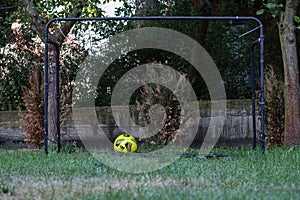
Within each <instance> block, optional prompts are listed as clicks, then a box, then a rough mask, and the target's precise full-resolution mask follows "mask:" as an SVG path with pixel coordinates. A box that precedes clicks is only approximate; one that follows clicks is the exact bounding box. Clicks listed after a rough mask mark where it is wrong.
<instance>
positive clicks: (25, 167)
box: [0, 148, 300, 200]
mask: <svg viewBox="0 0 300 200" xmlns="http://www.w3.org/2000/svg"><path fill="white" fill-rule="evenodd" d="M214 151H216V152H218V151H221V152H222V153H225V154H230V155H234V156H229V157H222V158H205V157H181V158H180V159H178V160H176V161H175V162H174V163H172V164H171V165H169V166H167V167H165V168H163V169H160V170H156V171H153V172H148V173H139V174H136V173H126V172H121V171H118V170H115V169H111V168H110V167H107V166H105V165H104V164H102V163H101V162H99V161H98V160H96V159H95V158H94V157H93V156H92V155H91V154H90V153H89V152H87V151H84V150H75V151H74V152H72V153H66V152H62V153H60V154H57V153H56V152H50V153H49V154H48V155H45V153H44V151H43V150H24V149H20V150H11V149H0V199H43V200H48V199H101V200H102V199H114V200H115V199H155V200H159V199H170V200H176V199H280V200H281V199H295V200H296V199H300V150H299V148H296V149H281V148H276V149H272V150H267V151H266V152H265V154H261V153H260V152H259V151H257V152H253V151H251V150H250V149H215V150H214ZM190 152H192V153H195V152H197V150H191V151H190ZM112 159H116V157H114V156H112Z"/></svg>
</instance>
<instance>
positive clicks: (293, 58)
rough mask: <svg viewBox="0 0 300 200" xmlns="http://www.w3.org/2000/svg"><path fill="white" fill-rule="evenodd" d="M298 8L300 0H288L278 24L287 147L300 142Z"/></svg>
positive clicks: (285, 144)
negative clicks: (296, 24) (296, 17)
mask: <svg viewBox="0 0 300 200" xmlns="http://www.w3.org/2000/svg"><path fill="white" fill-rule="evenodd" d="M297 8H298V0H287V2H286V7H285V12H284V13H283V15H282V17H281V20H280V22H279V24H278V28H279V37H280V43H281V51H282V58H283V65H284V104H285V122H284V127H285V130H284V141H283V143H284V146H285V147H292V146H297V145H299V144H300V123H299V109H300V108H299V69H298V56H297V46H296V33H295V24H294V16H295V15H296V12H297Z"/></svg>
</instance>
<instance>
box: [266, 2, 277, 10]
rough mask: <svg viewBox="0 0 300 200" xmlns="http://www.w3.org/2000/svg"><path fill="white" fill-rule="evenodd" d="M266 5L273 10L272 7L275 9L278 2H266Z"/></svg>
mask: <svg viewBox="0 0 300 200" xmlns="http://www.w3.org/2000/svg"><path fill="white" fill-rule="evenodd" d="M265 6H266V7H267V8H268V9H270V10H272V9H274V8H276V7H277V4H276V3H267V4H265Z"/></svg>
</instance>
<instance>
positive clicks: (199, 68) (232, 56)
mask: <svg viewBox="0 0 300 200" xmlns="http://www.w3.org/2000/svg"><path fill="white" fill-rule="evenodd" d="M200 21H210V22H214V23H215V24H214V25H213V26H215V27H214V29H213V28H211V30H210V33H209V34H215V32H216V30H219V31H220V33H221V34H222V35H221V36H220V37H217V39H216V40H215V41H214V40H213V39H208V40H207V41H206V42H205V43H206V44H207V45H206V46H207V47H210V48H209V49H210V51H211V52H217V51H218V50H220V49H221V47H218V45H221V44H222V45H224V48H223V49H228V52H227V53H224V52H220V53H221V54H222V56H223V57H222V56H215V57H217V58H215V57H214V56H213V57H214V58H211V57H210V55H209V53H208V52H207V51H206V50H205V49H204V48H203V47H202V46H201V45H200V44H198V42H197V39H195V40H194V39H193V38H191V37H190V36H189V32H188V31H186V30H187V28H186V27H184V28H178V30H172V29H171V28H172V27H174V26H175V25H177V26H178V27H179V26H180V24H184V25H187V24H189V23H190V22H194V23H197V22H200ZM63 22H74V23H77V24H80V25H78V27H83V26H88V24H89V23H94V22H99V23H100V24H99V25H98V27H97V28H98V29H105V30H107V29H109V28H110V26H106V24H114V25H116V27H118V23H119V22H122V24H123V25H124V26H127V30H126V31H118V28H115V29H114V30H112V31H111V32H115V33H117V34H115V36H112V37H110V36H107V37H106V38H105V39H104V42H105V41H108V40H109V42H108V44H109V46H102V47H101V48H100V47H99V48H98V47H97V48H96V49H94V51H93V55H92V56H89V57H88V58H87V59H85V61H84V62H83V64H82V65H81V68H80V69H79V73H78V74H79V75H78V76H79V77H80V78H81V79H80V78H76V80H74V82H75V83H76V84H77V85H76V89H74V91H73V92H74V94H73V101H76V100H78V99H79V100H78V101H77V102H76V103H75V104H76V105H82V104H84V106H83V107H85V108H86V107H89V106H95V101H99V102H100V103H99V104H105V102H104V100H106V101H109V102H110V108H109V110H110V112H112V116H113V118H114V120H115V123H114V124H113V125H114V126H116V127H114V129H115V130H114V131H116V129H122V131H123V132H128V131H132V132H136V134H137V135H136V136H141V138H146V137H147V136H146V135H143V134H145V132H149V133H151V134H150V135H151V136H153V137H154V136H155V133H156V132H157V131H160V130H163V129H164V128H165V129H167V128H166V126H165V125H164V123H165V122H168V123H170V124H171V122H170V121H168V119H167V118H166V117H165V118H164V114H160V111H161V110H162V111H164V112H167V111H168V109H167V108H161V106H157V105H156V104H153V105H152V106H154V107H155V108H154V112H153V113H152V114H151V117H152V118H151V120H150V121H151V122H149V116H150V114H149V115H148V116H146V117H145V116H144V118H143V119H142V120H141V119H140V116H139V115H135V114H134V113H130V112H127V111H126V112H125V111H123V110H122V109H124V108H121V107H122V106H124V107H125V109H127V110H128V108H129V107H130V106H131V103H132V102H135V101H138V99H137V100H135V99H132V96H136V97H141V96H143V95H144V97H145V96H146V97H149V98H152V96H149V95H150V94H149V91H150V90H151V91H154V90H156V91H160V92H161V93H164V94H166V93H167V92H162V89H161V88H167V89H169V90H164V91H171V92H173V93H175V94H176V95H178V96H176V95H175V96H174V95H173V96H172V94H170V95H169V93H167V94H168V95H169V96H171V97H172V99H173V100H172V102H173V103H174V99H176V102H175V104H176V106H178V104H179V106H181V108H180V111H178V112H179V114H178V115H184V114H186V113H188V115H187V116H184V117H183V120H182V121H184V120H185V121H186V122H187V121H188V120H187V119H194V121H196V122H197V123H196V125H195V126H193V128H192V129H191V130H189V131H191V132H193V133H192V134H194V135H193V138H198V139H199V138H201V139H199V140H201V141H202V143H203V144H204V143H205V144H207V145H208V146H212V145H215V144H217V143H218V140H219V139H220V138H225V137H226V138H230V137H234V136H233V135H232V134H231V133H233V132H235V133H243V134H244V135H245V137H248V138H249V137H251V139H252V144H251V145H252V147H253V149H256V148H257V143H259V144H260V145H261V150H262V151H264V149H265V132H264V104H265V102H264V33H263V24H262V23H261V21H260V20H259V19H257V18H255V17H247V16H149V17H147V16H145V17H101V18H55V19H52V20H50V21H49V22H48V23H47V25H46V27H45V40H44V42H45V69H44V92H45V93H44V102H45V106H44V113H45V115H44V144H45V151H46V152H48V139H49V121H50V120H52V119H49V108H50V107H51V108H53V106H54V107H55V109H56V117H55V121H54V123H55V125H56V126H55V127H56V133H55V135H56V139H57V144H58V151H60V147H61V144H60V143H61V133H60V123H61V122H60V116H61V108H60V85H61V83H60V72H61V69H60V46H59V44H58V43H57V42H55V41H53V40H52V39H51V29H52V28H53V27H56V28H57V27H58V28H59V25H57V24H59V23H63ZM132 22H141V23H145V24H147V23H150V22H153V24H151V23H150V25H148V26H145V27H139V26H140V23H137V26H136V28H135V29H134V30H130V28H128V27H130V26H129V25H128V24H130V23H132ZM219 22H220V24H218V23H219ZM221 22H222V23H221ZM223 22H224V23H223ZM225 22H226V23H225ZM169 23H172V25H169ZM229 26H230V27H229ZM190 27H192V28H191V29H193V28H194V26H193V24H192V23H191V26H190ZM97 28H93V29H92V30H89V32H86V33H87V34H85V33H83V34H82V38H83V39H82V40H80V41H88V42H86V43H85V46H92V45H94V44H96V42H95V41H97V42H98V43H97V44H98V46H99V44H102V43H101V42H103V40H101V41H100V39H99V38H96V37H95V34H99V35H100V36H101V37H102V33H100V32H97ZM87 30H88V29H87ZM78 31H79V32H80V28H79V29H78ZM180 31H183V32H184V31H186V32H185V33H181V32H180ZM108 32H109V31H108ZM250 35H251V37H249V36H250ZM227 36H228V37H227ZM222 37H223V38H230V41H223V40H222ZM245 38H246V39H245ZM92 42H94V44H91V43H92ZM245 46H246V47H245ZM50 48H54V49H56V51H55V52H56V54H57V55H56V56H55V58H56V69H55V72H54V73H55V75H56V77H55V81H54V85H55V87H54V88H55V90H51V91H50V90H49V84H50V83H49V67H51V66H50V63H49V60H50V59H49V56H52V55H50V51H49V49H50ZM241 48H243V49H244V50H245V51H247V52H248V56H247V57H246V59H247V60H245V58H244V57H242V55H245V54H242V53H241V52H239V51H240V49H241ZM152 49H158V50H160V52H159V53H155V52H153V51H152ZM137 51H141V52H142V53H136V52H137ZM132 52H133V53H132ZM224 54H227V56H226V55H225V56H224ZM123 55H127V57H126V56H125V57H126V58H124V57H122V56H123ZM128 55H129V56H128ZM145 55H146V56H145ZM143 56H144V57H143ZM145 57H147V58H145ZM118 59H119V60H120V59H121V60H122V59H123V60H122V62H123V63H121V64H120V62H121V61H116V60H118ZM130 59H132V60H130ZM215 59H219V60H218V61H217V63H215V62H214V60H215ZM86 60H88V62H86ZM141 60H143V61H141ZM118 62H119V64H118ZM226 62H227V63H226ZM247 62H248V65H247ZM91 63H92V64H93V65H94V66H91ZM124 63H131V64H132V63H134V64H133V65H134V66H135V68H136V69H134V67H132V66H131V68H128V71H130V73H129V72H126V71H125V72H123V73H121V75H118V72H117V71H114V70H118V69H120V68H121V67H120V66H121V65H123V67H122V69H123V68H126V64H124ZM170 63H173V65H174V63H177V64H178V63H180V64H178V65H177V66H176V67H178V68H176V67H175V69H174V67H173V68H172V67H169V65H171V64H170ZM150 64H151V65H150ZM226 64H228V65H226ZM110 65H115V67H112V68H111V69H110V71H112V72H110V75H107V74H106V73H108V72H107V71H109V70H108V69H107V68H106V67H107V66H110ZM219 65H222V66H223V67H222V69H221V71H222V72H219V68H218V66H219ZM235 65H236V66H240V67H241V68H238V67H236V66H235ZM245 65H247V66H246V67H245ZM98 66H106V67H104V68H101V67H98ZM191 66H192V67H191ZM180 70H182V71H180ZM178 71H180V72H178ZM234 72H236V73H237V74H238V77H235V78H234V79H232V78H228V79H226V76H227V75H228V77H230V76H232V77H234V74H233V73H234ZM184 73H190V74H191V75H193V73H194V74H197V76H198V77H202V79H203V80H202V82H201V81H200V82H197V81H196V83H197V84H198V86H199V85H201V84H203V85H206V86H205V87H206V90H205V91H206V92H203V90H202V89H201V87H202V86H201V87H200V86H199V87H197V84H192V83H188V81H186V80H187V79H184V78H183V77H184V76H183V75H182V74H184ZM223 73H224V74H225V75H224V74H223ZM160 74H164V75H166V74H169V76H167V77H159V75H160ZM100 75H102V76H103V77H104V79H101V78H102V77H98V76H100ZM197 76H192V78H194V79H192V78H191V79H190V80H193V81H195V77H197ZM173 77H177V79H174V80H173ZM105 78H106V79H105ZM117 78H118V79H119V80H117V81H116V80H115V79H117ZM85 81H86V83H84V82H85ZM109 81H111V82H113V81H115V84H114V85H113V87H112V86H111V85H109V84H107V85H105V84H104V85H102V86H101V90H100V89H99V82H102V83H106V82H109ZM147 81H148V82H149V83H151V84H152V85H151V84H150V85H149V86H148V88H144V89H143V91H142V92H141V91H140V92H137V91H138V89H139V88H140V87H142V85H143V84H144V83H145V82H147ZM155 81H156V82H157V83H158V84H159V85H160V88H157V87H156V86H155V84H154V83H155ZM239 81H240V82H241V84H239ZM242 82H243V83H242ZM244 82H245V83H244ZM231 84H232V85H231ZM224 85H225V86H224ZM97 87H98V88H97ZM180 88H181V90H180ZM187 88H189V89H187ZM257 88H258V89H257ZM179 90H180V91H179ZM95 91H97V92H98V95H99V94H102V95H103V96H102V98H99V99H98V100H95V99H97V97H95ZM178 91H179V92H178ZM227 91H230V94H231V95H232V97H231V98H236V96H238V95H239V93H240V91H242V92H245V91H246V92H247V91H249V94H246V95H248V96H247V97H248V99H250V103H249V105H248V104H247V103H242V104H243V106H242V109H241V111H238V112H239V113H240V115H239V116H238V117H235V115H234V114H232V115H231V114H230V113H229V112H228V111H227V110H226V105H230V102H229V101H227V99H226V96H229V95H228V94H227ZM257 91H258V92H259V95H257ZM242 92H241V93H242ZM50 93H51V94H52V95H54V96H55V99H56V101H49V94H50ZM53 93H54V94H53ZM243 95H244V93H243ZM246 95H245V96H246ZM207 96H208V97H207ZM108 97H109V98H111V99H108V100H107V98H108ZM159 98H160V97H157V98H156V100H157V101H159ZM195 98H196V99H195ZM206 98H207V99H208V101H209V103H207V106H205V105H204V106H203V105H199V104H198V103H197V104H195V103H190V102H195V101H197V102H198V101H199V99H200V100H201V99H206ZM161 101H163V100H161ZM203 102H204V101H203ZM73 103H74V102H73ZM158 103H159V102H158ZM191 104H195V105H194V106H195V107H190V106H191ZM139 105H140V106H141V103H140V104H139ZM148 106H149V105H148ZM204 107H208V110H209V111H205V109H204ZM143 108H144V109H147V110H148V111H149V112H151V109H150V108H145V105H144V107H143ZM185 108H186V109H187V110H185V111H184V112H183V110H184V109H185ZM195 108H196V109H195ZM197 108H198V109H197ZM79 110H80V109H79ZM92 110H93V111H91V112H89V113H90V114H91V115H90V116H89V117H87V116H85V117H87V118H86V119H87V120H91V121H92V122H91V124H93V123H96V122H97V123H99V121H100V122H103V124H104V125H103V126H102V127H100V129H101V128H102V129H109V128H111V127H110V126H109V122H108V121H109V119H108V118H109V116H107V115H105V114H103V113H105V112H106V111H99V113H100V114H99V113H98V114H99V115H97V116H96V115H95V114H94V113H95V108H93V109H92ZM100 110H101V109H100ZM195 110H197V111H195ZM233 110H236V109H233ZM152 111H153V110H152ZM170 112H171V111H170ZM172 112H173V113H174V112H176V111H174V110H173V111H172ZM232 112H234V111H232ZM205 113H208V114H205ZM241 113H242V114H241ZM247 113H250V114H249V115H248V114H247ZM77 114H80V112H79V111H78V112H77ZM200 115H201V116H200ZM153 116H154V118H153ZM147 117H148V118H147ZM228 117H231V118H228ZM80 119H81V120H83V118H80ZM153 119H157V120H153ZM161 119H163V120H161ZM126 120H127V121H126ZM138 120H140V121H139V122H138V123H137V124H138V125H137V124H136V123H135V122H137V121H138ZM147 120H148V121H147ZM201 120H202V121H201ZM104 121H105V122H104ZM125 121H126V122H125ZM128 121H129V122H128ZM173 121H174V120H173ZM175 121H176V120H175ZM179 121H180V120H179ZM179 121H178V120H177V122H176V123H177V124H176V125H174V126H173V127H171V129H172V130H174V133H175V134H173V137H172V138H168V136H167V135H162V137H165V141H166V142H169V141H170V140H173V139H174V138H175V137H176V134H179V135H180V134H181V133H182V132H188V131H187V130H186V129H184V128H186V126H182V127H181V125H180V122H179ZM200 121H201V122H200ZM198 122H199V123H198ZM79 123H82V124H80V125H82V126H84V123H85V122H82V121H81V122H79ZM147 123H150V126H148V124H147ZM160 123H163V124H160ZM172 123H173V122H172ZM174 123H175V122H174ZM226 123H227V124H231V125H228V126H226V125H224V124H226ZM124 124H127V125H124ZM128 124H131V125H132V126H131V127H128V126H129V125H128ZM151 124H155V125H153V126H151ZM157 124H159V125H157ZM199 124H202V125H201V127H202V129H201V128H200V125H199ZM205 124H206V125H205ZM236 124H238V129H234V127H237V125H236ZM95 126H97V128H98V127H99V126H98V125H95ZM156 126H158V127H156ZM224 127H225V128H224ZM141 129H142V131H141ZM183 130H184V131H183ZM85 131H86V130H85ZM122 131H120V132H122ZM201 131H202V132H203V133H202V134H201V133H200V134H199V132H201ZM194 132H195V133H194ZM249 132H250V133H251V135H250V136H249ZM82 134H83V135H82V137H81V139H83V140H85V139H87V140H88V137H89V133H82ZM109 134H110V133H109ZM111 134H113V133H111ZM139 134H140V135H139ZM226 134H227V135H226ZM111 137H114V136H111ZM243 137H244V136H243ZM96 139H97V138H96ZM90 140H94V139H93V138H92V139H90ZM90 140H89V141H90ZM219 141H221V139H220V140H219ZM192 142H193V140H191V139H189V143H188V144H189V145H191V143H192ZM203 144H202V145H203Z"/></svg>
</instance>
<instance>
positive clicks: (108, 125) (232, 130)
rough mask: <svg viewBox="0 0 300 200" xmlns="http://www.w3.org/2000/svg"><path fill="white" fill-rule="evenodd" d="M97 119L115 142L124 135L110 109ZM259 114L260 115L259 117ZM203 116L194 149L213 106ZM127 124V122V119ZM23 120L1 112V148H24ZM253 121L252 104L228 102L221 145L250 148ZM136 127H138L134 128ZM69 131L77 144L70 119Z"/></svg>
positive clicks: (65, 137)
mask: <svg viewBox="0 0 300 200" xmlns="http://www.w3.org/2000/svg"><path fill="white" fill-rule="evenodd" d="M96 113H97V116H98V122H99V127H100V128H101V129H102V130H103V131H104V132H105V133H106V135H108V137H110V138H113V137H115V136H116V135H118V134H120V133H121V132H122V131H121V130H120V129H119V128H118V127H117V126H116V125H115V121H114V118H113V116H112V114H111V110H110V108H108V107H98V108H96ZM123 113H124V110H122V108H120V109H119V111H118V113H117V114H116V115H117V117H118V118H120V119H122V118H123V119H124V116H123ZM258 113H259V112H257V114H258ZM200 114H201V117H199V118H198V120H199V128H198V132H197V135H196V138H195V140H194V142H193V146H199V145H201V142H202V141H203V138H204V136H205V134H206V132H207V129H208V126H209V122H210V120H211V117H210V116H209V115H210V103H208V102H200ZM124 120H125V119H124ZM256 121H257V127H258V128H259V127H260V124H259V122H260V120H259V115H257V117H256ZM21 123H22V122H21V121H20V117H19V115H18V111H1V112H0V145H11V144H15V145H16V144H19V145H21V146H24V143H23V141H24V139H25V136H24V135H23V134H22V130H21V129H20V124H21ZM252 123H253V117H252V114H251V101H250V100H234V101H233V100H231V101H227V111H226V120H225V125H224V127H223V129H222V134H221V137H220V138H219V139H218V143H219V144H220V145H227V146H232V145H233V146H237V145H238V146H245V145H251V143H252V138H253V128H252ZM132 126H135V124H132ZM212 128H213V130H217V129H219V128H220V127H217V126H216V127H212ZM64 130H65V131H66V132H65V134H64V135H63V137H62V140H65V141H74V140H76V141H78V140H80V138H79V136H78V134H77V131H76V128H75V127H74V123H73V121H72V117H71V115H70V116H69V120H68V121H67V123H66V124H65V125H64Z"/></svg>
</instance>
